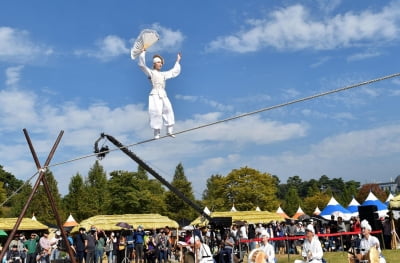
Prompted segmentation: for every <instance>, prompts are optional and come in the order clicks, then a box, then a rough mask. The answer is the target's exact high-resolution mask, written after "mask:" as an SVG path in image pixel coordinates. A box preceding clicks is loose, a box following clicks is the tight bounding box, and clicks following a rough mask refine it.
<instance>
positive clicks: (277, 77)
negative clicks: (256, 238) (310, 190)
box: [0, 0, 400, 197]
mask: <svg viewBox="0 0 400 263" xmlns="http://www.w3.org/2000/svg"><path fill="white" fill-rule="evenodd" d="M145 28H151V29H155V30H157V32H159V34H160V40H159V42H158V43H157V44H156V45H154V46H153V47H151V48H150V49H149V50H148V53H149V54H148V57H150V56H151V55H152V54H155V53H160V54H162V55H163V56H164V58H165V60H166V63H165V65H164V68H165V69H168V68H170V67H172V66H173V63H174V61H175V58H176V53H177V52H182V56H183V57H182V61H181V65H182V72H181V75H180V76H179V77H177V78H175V79H172V80H169V81H168V82H167V92H168V96H169V98H170V100H171V102H172V104H173V107H174V111H175V118H176V126H175V130H176V131H177V132H179V131H185V130H187V129H191V128H195V127H198V126H200V125H204V124H207V123H213V122H215V121H218V120H223V119H226V118H230V117H232V116H236V115H240V114H244V113H247V112H252V111H255V110H258V109H262V108H266V107H270V106H274V105H277V104H281V103H285V102H288V101H291V100H295V99H299V98H303V97H307V96H310V95H313V94H318V93H321V92H324V91H329V90H333V89H337V88H341V87H344V86H348V85H352V84H355V83H358V82H362V81H366V80H370V79H375V78H378V77H381V76H386V75H390V74H394V73H398V72H400V69H399V64H400V62H399V61H400V52H399V51H400V48H399V46H400V45H399V44H400V43H399V42H400V41H399V40H400V37H399V36H400V34H399V33H400V1H398V0H394V1H380V0H379V1H378V0H375V1H373V0H365V1H340V0H333V1H328V0H325V1H322V0H319V1H311V0H309V1H307V0H304V1H261V0H254V1H234V0H229V1H228V0H225V1H215V0H213V1H211V0H204V1H183V0H178V1H152V2H146V1H141V2H139V1H122V0H121V1H104V0H96V1H93V0H88V1H50V0H43V1H18V0H15V1H3V2H2V3H1V8H0V164H1V165H3V166H4V169H5V170H7V171H9V172H11V173H13V174H14V175H15V176H16V177H18V178H19V179H22V180H26V179H27V178H29V177H30V176H31V175H33V174H34V173H35V172H36V167H35V165H34V162H33V160H32V156H31V153H30V151H29V149H28V146H27V143H26V141H25V137H24V135H23V132H22V129H23V128H26V129H27V130H28V132H29V134H30V136H31V139H32V141H33V145H34V147H35V149H36V151H37V153H38V156H39V159H40V160H41V162H42V163H44V162H45V159H46V158H47V155H48V153H49V151H50V149H51V147H52V145H53V143H54V141H55V139H56V137H57V135H58V133H59V131H60V130H64V131H65V134H64V136H63V138H62V140H61V143H60V146H59V147H58V149H57V151H56V154H55V156H54V158H53V160H52V164H58V163H62V162H64V161H68V160H73V159H76V158H80V157H82V156H87V155H90V154H91V153H92V151H93V143H94V141H95V140H96V139H97V138H98V136H99V135H100V133H101V132H105V133H107V134H111V135H113V136H114V137H116V138H117V139H118V140H120V141H121V142H122V143H123V144H126V145H128V144H134V143H137V142H141V141H143V140H146V139H150V138H151V137H152V130H151V129H150V127H149V124H148V115H147V99H148V93H149V90H150V86H149V83H148V81H147V79H146V78H145V76H144V74H143V72H141V71H140V69H139V68H138V66H137V61H133V60H131V58H130V48H131V46H132V43H133V41H134V40H135V38H136V37H137V35H138V34H139V32H140V31H141V30H142V29H145ZM399 98H400V79H399V78H398V77H397V78H392V79H389V80H385V81H381V82H377V83H374V84H371V85H366V86H362V87H358V88H355V89H351V90H348V91H345V92H341V93H336V94H332V95H329V96H325V97H321V98H317V99H314V100H311V101H306V102H302V103H297V104H293V105H290V106H287V107H283V108H279V109H275V110H270V111H266V112H262V113H259V114H255V115H252V116H248V117H244V118H240V119H237V120H234V121H230V122H224V123H222V124H218V125H214V126H210V127H207V128H204V129H199V130H195V131H192V132H187V133H183V134H180V135H178V136H177V138H175V139H172V138H165V139H161V140H158V141H152V142H149V143H144V144H140V145H137V146H135V147H133V148H131V150H132V151H134V152H135V153H136V154H137V155H138V156H140V157H141V158H142V159H144V160H145V161H146V162H148V164H149V165H150V166H152V167H153V168H154V169H155V170H157V171H158V172H159V173H160V174H161V175H162V176H163V177H164V178H166V179H167V180H171V179H172V176H173V173H174V170H175V167H176V165H177V164H178V163H180V162H182V164H183V166H184V168H185V173H186V176H187V177H188V179H189V180H190V181H191V182H192V183H193V187H194V190H195V194H196V196H197V197H200V195H201V193H202V191H203V190H204V188H205V182H206V180H207V178H209V177H210V176H211V175H212V174H222V175H226V174H227V173H229V172H230V171H231V170H232V169H238V168H240V167H244V166H249V167H252V168H255V169H258V170H260V171H261V172H267V173H271V174H274V175H277V176H278V177H279V178H280V180H281V182H286V179H287V178H288V177H290V176H295V175H298V176H300V177H301V178H302V179H303V180H309V179H312V178H315V179H318V178H319V177H320V176H321V175H324V174H325V175H327V176H329V177H330V178H339V177H341V178H343V179H344V180H346V181H347V180H356V181H360V182H361V183H375V182H388V181H390V180H391V179H392V178H393V179H394V178H395V177H396V176H397V175H399V174H400V169H399V168H400V164H399V161H398V159H399V153H400V121H399V117H398V112H399V111H398V110H399V106H398V105H399V104H398V100H399ZM163 132H164V133H165V130H164V131H163ZM108 145H109V146H110V147H113V145H112V144H111V143H108ZM95 160H96V159H95V157H88V158H82V159H79V160H77V161H74V162H68V163H65V164H62V165H57V166H54V167H51V170H52V171H53V173H54V175H55V177H56V179H57V180H58V182H59V188H60V191H61V193H62V194H65V193H66V192H67V191H68V183H69V181H70V177H71V176H72V175H75V174H76V173H78V172H79V173H80V174H82V175H84V176H86V175H87V172H88V169H89V168H90V167H91V166H92V165H93V163H94V161H95ZM101 164H102V165H103V166H104V168H105V170H106V171H107V172H111V171H114V170H130V171H135V170H136V169H137V165H136V163H134V162H133V161H132V160H131V159H129V158H128V157H127V156H125V155H124V154H123V153H122V152H120V151H114V152H112V153H110V154H109V155H108V156H107V157H106V158H105V159H104V160H103V161H102V162H101Z"/></svg>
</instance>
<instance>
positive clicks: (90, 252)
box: [85, 226, 98, 263]
mask: <svg viewBox="0 0 400 263" xmlns="http://www.w3.org/2000/svg"><path fill="white" fill-rule="evenodd" d="M97 240H98V238H97V229H96V227H95V226H91V227H90V231H89V233H88V234H87V235H86V240H85V252H86V257H85V263H94V253H95V250H96V242H97Z"/></svg>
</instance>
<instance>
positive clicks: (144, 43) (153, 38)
mask: <svg viewBox="0 0 400 263" xmlns="http://www.w3.org/2000/svg"><path fill="white" fill-rule="evenodd" d="M159 39H160V36H159V35H158V33H157V32H156V31H155V30H152V29H144V30H142V32H140V34H139V36H138V37H137V38H136V40H135V42H134V43H133V47H132V49H131V58H132V59H135V58H137V57H138V56H139V55H140V53H142V51H143V50H144V49H148V48H149V47H151V46H152V45H153V44H154V43H156V42H157V41H158V40H159Z"/></svg>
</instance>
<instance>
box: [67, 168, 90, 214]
mask: <svg viewBox="0 0 400 263" xmlns="http://www.w3.org/2000/svg"><path fill="white" fill-rule="evenodd" d="M68 190H69V191H68V194H67V195H65V196H64V198H63V200H62V202H63V205H64V207H65V211H66V212H68V213H71V214H73V215H74V217H75V219H76V220H77V221H82V220H83V219H86V218H88V215H89V214H88V212H87V210H86V200H87V199H88V198H87V197H86V196H87V194H88V193H87V192H86V187H85V185H84V179H83V177H82V176H81V175H80V174H79V173H77V174H76V175H74V176H72V177H71V180H70V183H69V185H68Z"/></svg>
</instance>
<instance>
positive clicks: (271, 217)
mask: <svg viewBox="0 0 400 263" xmlns="http://www.w3.org/2000/svg"><path fill="white" fill-rule="evenodd" d="M211 217H232V222H235V221H247V222H248V223H255V224H256V223H269V222H271V221H278V222H280V221H284V220H285V218H284V217H283V216H282V215H278V214H277V213H273V212H268V211H227V212H212V213H211ZM197 224H198V225H208V224H209V222H208V220H205V219H204V218H203V217H201V216H200V217H198V218H196V219H195V220H194V221H192V222H191V225H197Z"/></svg>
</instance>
